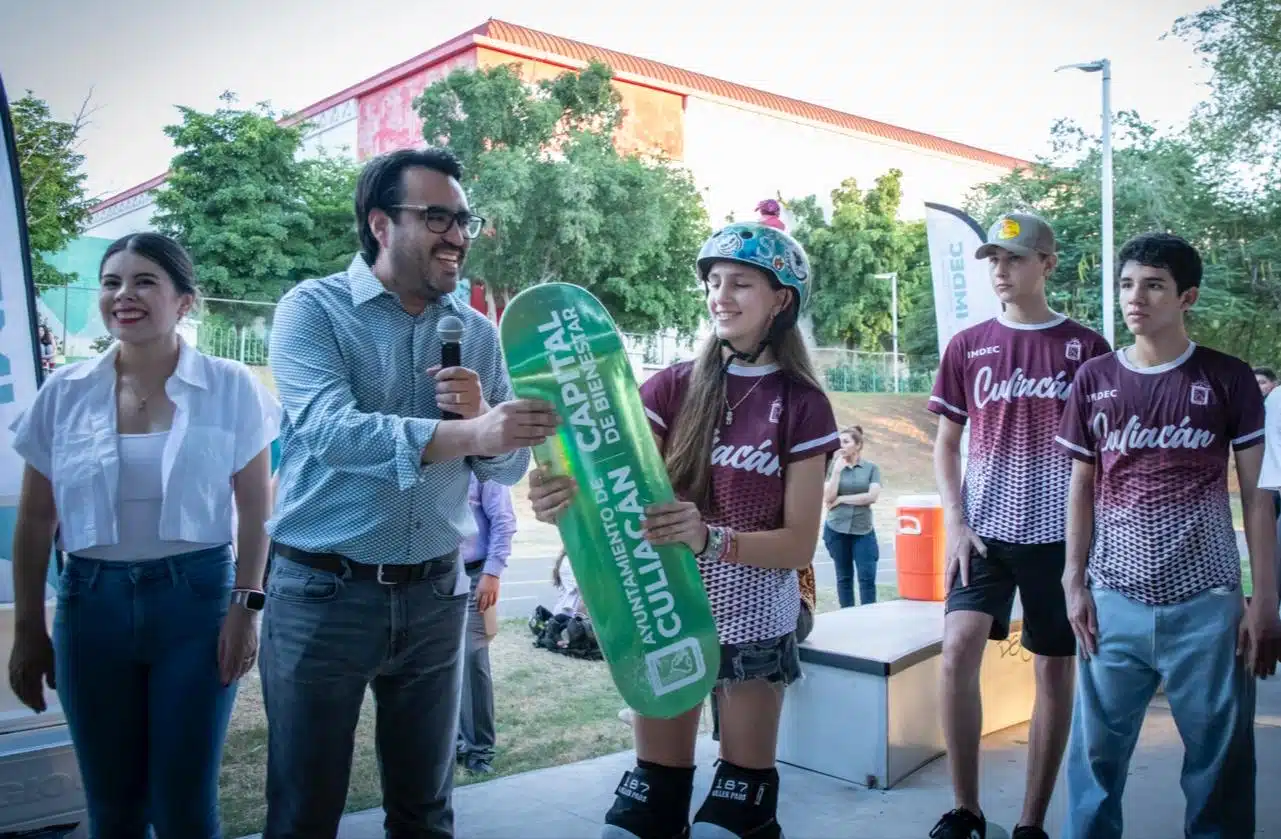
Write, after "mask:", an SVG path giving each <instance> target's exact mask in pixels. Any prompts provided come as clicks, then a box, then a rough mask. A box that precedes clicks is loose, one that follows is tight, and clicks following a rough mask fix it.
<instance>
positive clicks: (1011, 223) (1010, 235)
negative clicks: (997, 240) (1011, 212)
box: [1001, 218, 1019, 239]
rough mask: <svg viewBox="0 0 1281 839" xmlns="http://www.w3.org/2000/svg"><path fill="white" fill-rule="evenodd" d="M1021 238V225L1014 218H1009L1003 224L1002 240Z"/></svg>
mask: <svg viewBox="0 0 1281 839" xmlns="http://www.w3.org/2000/svg"><path fill="white" fill-rule="evenodd" d="M1018 236H1019V223H1018V222H1017V221H1015V220H1014V219H1012V218H1007V219H1005V220H1004V221H1002V222H1001V238H1002V239H1017V238H1018Z"/></svg>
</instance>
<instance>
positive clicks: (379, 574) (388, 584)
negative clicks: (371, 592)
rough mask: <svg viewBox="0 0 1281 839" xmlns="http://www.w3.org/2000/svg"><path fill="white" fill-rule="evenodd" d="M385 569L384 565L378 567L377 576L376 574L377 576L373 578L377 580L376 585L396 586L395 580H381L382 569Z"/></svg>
mask: <svg viewBox="0 0 1281 839" xmlns="http://www.w3.org/2000/svg"><path fill="white" fill-rule="evenodd" d="M386 567H387V566H386V565H379V566H378V574H377V576H376V577H375V579H376V580H378V583H379V584H380V585H384V586H394V585H396V584H397V583H396V581H395V580H386V579H383V569H384V568H386Z"/></svg>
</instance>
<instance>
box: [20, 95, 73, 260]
mask: <svg viewBox="0 0 1281 839" xmlns="http://www.w3.org/2000/svg"><path fill="white" fill-rule="evenodd" d="M87 105H88V101H87V100H86V102H85V104H84V105H83V106H82V107H81V108H80V111H79V113H77V114H76V117H75V118H74V119H73V120H72V121H71V122H62V121H60V120H57V119H54V118H53V115H52V113H51V112H50V110H49V105H48V103H46V102H45V101H44V100H43V99H37V98H36V97H35V96H34V95H33V94H32V93H31V91H27V93H26V95H24V96H23V97H22V98H21V99H18V100H16V101H14V102H12V103H10V113H11V114H12V117H13V130H14V135H15V140H16V145H17V153H18V170H19V172H20V173H21V175H22V197H23V202H24V203H25V205H26V210H27V233H28V237H29V239H30V244H31V254H32V269H33V271H34V273H35V281H36V283H37V284H39V285H65V284H67V283H68V282H70V281H71V280H73V279H74V277H73V276H71V275H70V274H63V273H61V272H59V271H57V270H56V269H55V268H53V266H51V265H49V264H48V263H47V262H45V260H44V259H43V257H42V254H52V253H57V252H58V251H60V250H62V249H63V248H64V247H65V246H66V245H67V243H68V242H70V241H71V240H72V239H75V238H76V237H77V236H79V235H80V231H81V230H82V229H83V227H84V223H85V222H86V221H87V220H88V219H89V206H90V204H91V202H90V200H89V198H88V197H87V196H86V195H85V190H84V182H85V178H86V175H85V173H84V171H83V170H82V167H83V166H84V155H82V154H80V153H79V152H77V151H76V148H77V146H78V145H79V142H80V133H81V131H82V130H83V128H84V126H85V125H86V117H87V110H86V108H87Z"/></svg>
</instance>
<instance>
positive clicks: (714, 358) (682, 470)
mask: <svg viewBox="0 0 1281 839" xmlns="http://www.w3.org/2000/svg"><path fill="white" fill-rule="evenodd" d="M770 349H771V350H772V351H773V353H774V361H775V362H776V363H777V364H778V366H779V369H780V370H782V372H783V374H784V375H785V376H788V377H790V378H791V379H792V380H793V381H795V382H798V383H800V384H806V385H809V386H811V387H813V388H816V389H818V390H822V389H823V387H822V385H820V384H819V382H818V376H817V375H816V374H815V372H814V364H813V362H811V361H810V354H809V350H807V349H806V348H805V341H804V340H802V338H801V333H800V330H799V329H797V327H796V325H795V323H793V324H792V325H791V326H789V327H787V328H786V329H783V330H781V331H780V333H779V334H778V335H777V336H776V337H775V338H773V339H772V340H771V341H770ZM724 366H725V361H724V359H723V358H722V353H721V343H720V339H719V338H717V337H716V334H715V332H713V333H712V334H711V335H709V336H708V338H707V342H706V343H705V344H703V349H702V351H701V352H700V353H699V356H698V359H697V360H696V361H695V362H694V369H693V370H692V371H691V372H690V377H689V386H688V387H687V388H686V390H685V398H684V400H683V401H682V403H681V408H680V412H679V413H678V414H677V416H676V421H675V422H674V423H673V425H672V430H671V433H670V434H669V435H668V436H667V439H666V440H665V441H664V446H663V448H664V450H665V452H664V462H665V463H666V466H667V474H668V475H669V476H670V477H671V479H672V488H673V489H675V490H676V494H677V495H679V496H680V497H682V498H684V499H685V500H687V501H693V502H695V503H696V504H697V505H698V508H699V509H700V510H702V511H703V512H704V513H710V512H713V510H714V507H715V505H714V503H713V498H712V437H713V435H715V433H716V429H717V428H719V427H720V424H721V416H722V411H724V410H725V375H726V374H724V373H722V368H723V367H724ZM782 454H785V453H781V455H782ZM781 455H780V456H781Z"/></svg>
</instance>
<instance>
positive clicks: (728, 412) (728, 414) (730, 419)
mask: <svg viewBox="0 0 1281 839" xmlns="http://www.w3.org/2000/svg"><path fill="white" fill-rule="evenodd" d="M725 424H726V425H733V424H734V409H733V408H726V409H725Z"/></svg>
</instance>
